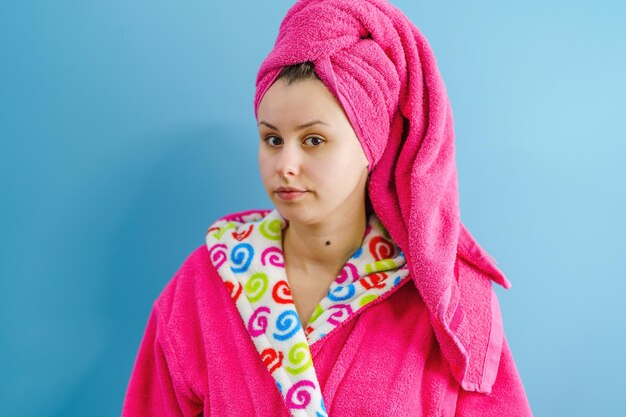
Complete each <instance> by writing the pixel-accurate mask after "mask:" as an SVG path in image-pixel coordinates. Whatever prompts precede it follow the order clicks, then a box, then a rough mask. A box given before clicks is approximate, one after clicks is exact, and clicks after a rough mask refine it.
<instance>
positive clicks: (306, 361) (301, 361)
mask: <svg viewBox="0 0 626 417" xmlns="http://www.w3.org/2000/svg"><path fill="white" fill-rule="evenodd" d="M287 357H288V358H289V362H290V363H293V364H294V365H299V366H298V367H296V368H292V367H290V366H287V367H286V369H287V372H289V373H290V374H292V375H297V374H300V373H302V372H304V371H306V370H307V369H309V368H310V367H311V365H312V364H313V358H312V357H311V351H310V350H309V345H307V344H306V343H305V342H302V343H296V344H295V345H293V347H292V348H291V349H290V350H289V354H288V356H287Z"/></svg>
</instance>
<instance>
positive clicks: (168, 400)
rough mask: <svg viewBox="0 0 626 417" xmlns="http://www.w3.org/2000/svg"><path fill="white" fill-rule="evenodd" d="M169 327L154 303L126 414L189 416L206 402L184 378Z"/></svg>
mask: <svg viewBox="0 0 626 417" xmlns="http://www.w3.org/2000/svg"><path fill="white" fill-rule="evenodd" d="M181 371H182V368H181V367H180V366H179V362H178V358H177V357H176V352H175V350H174V348H173V345H172V344H171V343H170V341H169V339H168V336H167V333H166V327H165V325H164V323H163V321H162V320H161V319H160V315H159V310H158V308H157V304H155V305H154V307H153V309H152V312H151V313H150V317H149V319H148V324H147V326H146V330H145V333H144V336H143V339H142V341H141V344H140V346H139V352H138V354H137V358H136V360H135V366H134V368H133V371H132V373H131V376H130V380H129V383H128V387H127V391H126V397H125V399H124V404H123V408H122V417H144V416H145V417H166V416H167V417H175V416H176V417H179V416H180V417H188V416H197V415H200V414H202V409H203V404H202V401H201V400H199V399H198V398H197V397H196V396H194V395H193V393H192V391H191V389H190V388H189V387H188V385H187V384H186V382H185V380H184V374H183V373H182V372H181Z"/></svg>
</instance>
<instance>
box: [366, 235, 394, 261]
mask: <svg viewBox="0 0 626 417" xmlns="http://www.w3.org/2000/svg"><path fill="white" fill-rule="evenodd" d="M393 252H394V247H393V243H391V242H390V241H388V240H387V239H385V238H384V237H382V236H374V237H373V238H372V240H370V253H371V254H372V255H373V256H374V259H376V260H377V261H380V260H381V259H389V258H393Z"/></svg>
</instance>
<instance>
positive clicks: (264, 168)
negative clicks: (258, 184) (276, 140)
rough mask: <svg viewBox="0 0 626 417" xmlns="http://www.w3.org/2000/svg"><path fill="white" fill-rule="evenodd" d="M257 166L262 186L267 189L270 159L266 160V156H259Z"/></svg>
mask: <svg viewBox="0 0 626 417" xmlns="http://www.w3.org/2000/svg"><path fill="white" fill-rule="evenodd" d="M258 165H259V174H260V175H261V180H262V181H263V184H264V185H265V186H266V187H267V186H269V181H270V178H271V174H272V168H271V167H272V163H271V161H270V158H268V157H267V155H263V154H259V158H258Z"/></svg>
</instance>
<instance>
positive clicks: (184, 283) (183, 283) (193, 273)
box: [155, 209, 271, 321]
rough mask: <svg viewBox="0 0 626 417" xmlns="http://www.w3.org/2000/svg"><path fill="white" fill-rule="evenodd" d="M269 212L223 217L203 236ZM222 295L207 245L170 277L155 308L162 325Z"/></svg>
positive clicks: (221, 287)
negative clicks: (162, 322)
mask: <svg viewBox="0 0 626 417" xmlns="http://www.w3.org/2000/svg"><path fill="white" fill-rule="evenodd" d="M270 211H271V210H267V209H252V210H243V211H237V212H232V213H228V214H225V215H223V216H221V217H218V218H217V219H214V220H213V221H212V222H211V223H210V226H209V227H208V229H207V230H206V231H205V236H207V235H208V234H209V233H212V232H215V230H216V228H219V227H220V226H221V225H224V224H226V223H229V222H230V223H234V224H236V223H246V222H247V221H250V220H251V219H257V218H262V217H263V216H265V215H266V214H267V213H269V212H270ZM222 293H224V294H225V295H228V293H227V292H225V290H224V284H223V281H222V279H221V278H220V276H219V274H218V272H217V270H216V269H215V267H214V265H213V263H212V262H211V252H210V250H209V248H208V245H207V242H206V240H205V242H204V243H203V244H201V245H199V246H197V247H196V248H195V249H194V250H192V251H191V252H190V253H189V254H188V255H187V257H186V258H185V259H184V260H183V261H182V263H181V265H180V266H179V268H178V269H177V270H176V272H175V273H174V275H173V277H172V278H171V279H170V281H169V282H168V283H167V284H166V286H165V288H164V289H163V290H162V292H161V293H160V294H159V296H158V298H157V300H156V301H155V305H156V307H157V308H158V310H159V312H160V315H161V316H162V318H163V319H164V320H165V321H171V320H173V319H175V317H176V316H178V315H181V314H182V315H184V314H189V313H190V311H189V309H190V308H198V307H201V306H199V303H211V302H212V301H211V299H212V298H215V297H217V296H221V295H223V294H222Z"/></svg>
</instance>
